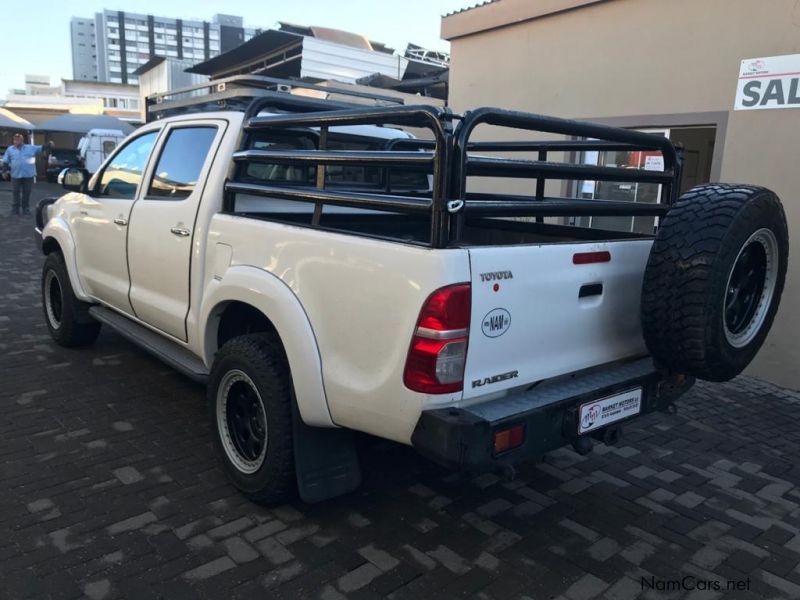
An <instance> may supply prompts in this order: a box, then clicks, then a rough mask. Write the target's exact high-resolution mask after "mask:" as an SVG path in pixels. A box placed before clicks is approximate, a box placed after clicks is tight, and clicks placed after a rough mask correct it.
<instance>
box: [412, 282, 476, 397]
mask: <svg viewBox="0 0 800 600" xmlns="http://www.w3.org/2000/svg"><path fill="white" fill-rule="evenodd" d="M471 295H472V290H471V287H470V284H468V283H459V284H456V285H449V286H447V287H443V288H440V289H438V290H436V291H435V292H433V293H432V294H431V295H430V296H428V299H427V300H426V301H425V304H423V305H422V310H421V311H420V313H419V319H418V320H417V328H416V330H415V331H414V337H413V338H412V339H411V348H410V349H409V351H408V360H406V370H405V373H403V383H405V385H406V387H407V388H408V389H410V390H414V391H415V392H423V393H426V394H447V393H451V392H458V391H460V390H461V389H462V388H463V386H464V364H465V363H466V361H467V339H468V337H469V319H470V307H471Z"/></svg>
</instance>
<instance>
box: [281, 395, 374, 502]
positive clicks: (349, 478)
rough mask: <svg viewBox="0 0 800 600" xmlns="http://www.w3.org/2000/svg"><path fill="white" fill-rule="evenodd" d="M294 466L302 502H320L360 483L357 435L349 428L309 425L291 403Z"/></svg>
mask: <svg viewBox="0 0 800 600" xmlns="http://www.w3.org/2000/svg"><path fill="white" fill-rule="evenodd" d="M292 428H293V433H294V436H293V437H294V469H295V473H296V475H297V489H298V491H299V493H300V498H302V500H303V502H309V503H313V502H321V501H322V500H328V499H329V498H335V497H336V496H341V495H342V494H347V493H349V492H352V491H353V490H355V489H356V488H357V487H358V486H359V485H361V467H360V465H359V462H358V454H357V453H356V445H355V439H354V434H353V432H352V431H351V430H349V429H341V428H340V429H334V428H327V427H309V426H308V425H306V424H305V423H303V419H302V418H301V417H300V411H299V410H298V409H297V406H296V404H295V403H294V402H293V403H292Z"/></svg>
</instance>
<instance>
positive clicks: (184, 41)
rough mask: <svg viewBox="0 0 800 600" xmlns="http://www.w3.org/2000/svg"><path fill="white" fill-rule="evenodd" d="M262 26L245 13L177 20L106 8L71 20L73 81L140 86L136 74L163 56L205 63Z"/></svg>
mask: <svg viewBox="0 0 800 600" xmlns="http://www.w3.org/2000/svg"><path fill="white" fill-rule="evenodd" d="M258 31H259V30H257V29H253V28H246V27H244V26H243V21H242V18H241V17H237V16H233V15H222V14H218V15H214V17H213V18H212V20H211V21H197V20H188V19H174V18H168V17H157V16H154V15H146V14H139V13H126V12H124V11H114V10H104V11H103V12H101V13H96V14H95V16H94V18H82V17H73V18H72V20H71V21H70V37H71V45H72V69H73V79H75V80H89V81H102V82H109V83H118V84H134V85H135V84H137V83H138V77H137V75H135V74H134V72H135V71H136V70H137V69H139V67H141V66H142V65H144V64H145V63H147V62H148V61H149V60H150V59H151V58H154V57H156V56H161V57H165V58H176V59H179V60H186V61H189V62H190V63H192V64H194V63H199V62H203V61H206V60H208V59H209V58H211V57H213V56H217V55H218V54H220V53H222V52H226V51H227V50H230V49H233V48H235V47H236V46H238V45H239V44H242V43H244V42H245V41H247V40H249V39H250V38H252V37H253V36H254V35H256V34H257V32H258Z"/></svg>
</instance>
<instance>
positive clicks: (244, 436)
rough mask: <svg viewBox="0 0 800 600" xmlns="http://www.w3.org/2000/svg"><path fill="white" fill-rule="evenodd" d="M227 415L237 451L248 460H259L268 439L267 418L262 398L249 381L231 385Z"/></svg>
mask: <svg viewBox="0 0 800 600" xmlns="http://www.w3.org/2000/svg"><path fill="white" fill-rule="evenodd" d="M225 416H226V419H227V423H228V431H229V432H230V436H231V441H232V442H233V445H234V447H235V448H236V451H237V452H238V453H239V455H241V457H242V458H244V459H245V460H246V461H248V462H251V461H257V460H258V459H259V457H260V456H261V454H262V452H263V450H264V445H265V444H266V440H267V429H266V420H265V416H264V410H263V409H262V407H261V400H260V399H259V397H258V395H257V394H256V391H255V390H254V389H253V388H252V387H251V386H250V385H249V383H248V382H246V381H236V382H235V383H233V384H232V385H231V386H230V388H229V389H228V399H227V403H226V415H225Z"/></svg>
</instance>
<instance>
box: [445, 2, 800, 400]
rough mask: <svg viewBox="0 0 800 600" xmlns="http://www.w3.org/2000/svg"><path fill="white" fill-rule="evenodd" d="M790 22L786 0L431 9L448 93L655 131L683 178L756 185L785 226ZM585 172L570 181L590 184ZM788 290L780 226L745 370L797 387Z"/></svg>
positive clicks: (793, 49)
mask: <svg viewBox="0 0 800 600" xmlns="http://www.w3.org/2000/svg"><path fill="white" fill-rule="evenodd" d="M797 23H800V4H798V3H797V2H796V1H795V0H773V1H771V2H761V1H759V0H705V1H704V2H697V1H696V0H671V1H670V2H663V1H662V0H605V1H598V0H546V1H542V2H528V1H526V0H499V1H495V2H492V3H489V4H484V5H480V6H477V7H475V8H473V9H469V10H465V11H460V12H458V13H454V14H451V15H447V16H445V17H444V18H443V19H442V37H443V38H444V39H447V40H450V43H451V47H450V51H451V62H450V65H451V70H450V104H451V106H452V107H453V109H454V110H455V111H456V112H462V111H464V110H467V109H470V108H474V107H476V106H502V107H506V108H511V109H519V110H525V111H529V112H536V113H542V114H551V115H554V116H559V117H567V118H577V119H588V120H594V121H599V122H601V123H606V124H610V125H617V126H622V127H629V128H636V129H644V130H648V131H651V132H654V133H658V134H660V135H666V136H667V137H669V138H670V139H671V140H673V141H676V142H681V143H682V144H683V145H684V147H685V149H686V155H685V159H684V172H685V174H686V177H685V178H684V181H683V186H682V187H683V188H684V189H685V188H686V187H689V186H691V185H693V184H696V183H703V182H707V181H728V182H746V183H753V184H757V185H763V186H765V187H768V188H770V189H772V190H774V191H775V192H776V193H777V194H778V196H780V198H781V199H782V201H783V205H784V209H785V211H786V217H787V220H788V222H789V237H790V239H791V238H796V237H797V236H798V235H800V198H798V195H797V184H798V175H797V156H798V151H797V147H798V144H797V140H798V139H800V93H799V92H798V84H800V54H799V53H800V45H798V35H797ZM773 57H779V59H778V60H774V59H773ZM773 63H775V65H774V66H775V68H773ZM781 65H788V67H790V68H782V66H781ZM792 65H794V67H792ZM770 73H772V75H771V77H770ZM750 81H753V82H755V81H758V82H760V83H747V82H750ZM748 91H749V93H748ZM743 109H745V110H743ZM753 109H760V110H753ZM592 183H594V182H584V183H583V184H581V185H580V186H579V188H578V189H577V190H573V193H576V192H577V193H581V192H588V193H591V192H592V191H593V189H594V187H593V186H592V185H591V184H592ZM634 199H635V198H634ZM798 302H800V243H798V241H797V239H793V241H792V243H791V244H790V255H789V270H788V274H787V279H786V287H785V289H784V292H783V299H782V302H781V308H780V310H779V311H778V314H777V318H776V320H775V323H774V325H773V327H772V330H771V332H770V334H769V336H768V337H767V340H766V342H765V344H764V346H763V347H762V349H761V351H760V352H759V354H758V356H757V357H756V359H755V361H754V362H753V363H752V364H751V366H750V367H749V368H748V371H747V373H749V374H751V375H755V376H758V377H761V378H764V379H767V380H769V381H772V382H774V383H777V384H780V385H785V386H788V387H793V388H795V389H800V371H799V370H798V369H797V365H798V364H800V342H799V341H798V340H800V313H798V311H797V310H795V307H796V306H797V305H798Z"/></svg>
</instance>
